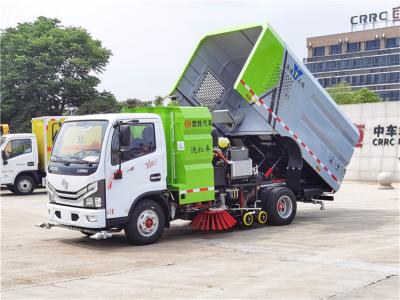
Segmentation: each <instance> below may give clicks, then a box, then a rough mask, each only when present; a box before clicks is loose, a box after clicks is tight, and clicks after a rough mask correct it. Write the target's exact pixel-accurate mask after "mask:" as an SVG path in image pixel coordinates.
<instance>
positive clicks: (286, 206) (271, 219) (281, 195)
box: [262, 187, 297, 226]
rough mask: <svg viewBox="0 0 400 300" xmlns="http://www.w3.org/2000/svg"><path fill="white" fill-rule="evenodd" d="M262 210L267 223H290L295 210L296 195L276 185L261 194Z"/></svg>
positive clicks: (278, 224)
mask: <svg viewBox="0 0 400 300" xmlns="http://www.w3.org/2000/svg"><path fill="white" fill-rule="evenodd" d="M262 201H263V210H265V211H266V212H267V214H268V223H269V224H272V225H276V226H281V225H288V224H290V223H292V221H293V219H294V217H295V216H296V211H297V202H296V197H295V196H294V194H293V192H292V191H291V190H289V189H288V188H285V187H276V188H273V189H271V190H268V191H265V193H263V194H262Z"/></svg>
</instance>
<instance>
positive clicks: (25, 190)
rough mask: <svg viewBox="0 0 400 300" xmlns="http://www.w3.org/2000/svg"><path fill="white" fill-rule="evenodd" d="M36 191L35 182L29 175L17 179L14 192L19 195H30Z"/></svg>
mask: <svg viewBox="0 0 400 300" xmlns="http://www.w3.org/2000/svg"><path fill="white" fill-rule="evenodd" d="M34 189H35V180H34V179H33V178H32V177H31V176H29V175H21V176H18V177H17V179H15V182H14V186H13V190H14V193H16V194H18V195H30V194H32V193H33V190H34Z"/></svg>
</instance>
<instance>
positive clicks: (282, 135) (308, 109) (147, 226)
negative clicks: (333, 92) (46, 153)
mask: <svg viewBox="0 0 400 300" xmlns="http://www.w3.org/2000/svg"><path fill="white" fill-rule="evenodd" d="M171 97H173V98H174V100H175V101H176V102H178V103H179V104H180V105H179V106H171V107H144V108H136V109H129V110H125V111H124V113H120V114H106V115H91V116H79V117H71V118H69V119H68V120H67V121H66V122H65V123H64V124H63V126H62V128H61V130H60V133H59V136H58V138H57V140H56V144H55V146H54V148H53V152H52V155H51V159H50V162H49V166H48V173H49V174H48V181H47V191H48V195H49V203H48V214H49V220H50V221H51V222H49V223H43V224H41V225H40V226H41V227H45V228H51V227H53V226H61V227H66V228H69V229H74V230H78V231H81V232H82V233H83V234H85V235H90V236H91V237H92V238H96V239H100V238H108V237H110V236H111V235H112V233H113V232H118V231H121V230H124V231H125V234H126V237H127V239H128V240H129V241H131V242H132V243H133V244H139V245H143V244H150V243H153V242H155V241H156V240H157V239H158V238H159V237H160V236H161V235H162V233H163V231H164V228H165V227H169V226H170V222H171V221H173V220H175V219H184V220H190V221H191V225H192V227H193V228H194V229H197V230H204V231H223V230H229V229H231V228H233V227H234V226H236V225H237V224H240V225H242V226H247V227H250V226H252V225H253V224H254V223H259V224H266V223H269V224H272V225H278V226H279V225H287V224H290V223H291V222H292V221H293V219H294V217H295V215H296V207H297V202H298V201H302V202H309V203H318V204H320V205H321V208H322V207H323V201H326V200H333V194H334V193H335V192H336V191H337V190H338V189H339V187H340V185H341V182H342V180H343V177H344V175H345V172H346V166H347V165H348V163H349V161H350V158H351V156H352V154H353V148H354V145H355V144H356V142H357V141H358V130H357V129H356V128H355V126H354V125H353V124H352V123H351V122H350V120H349V119H348V118H347V117H346V116H345V115H344V114H343V113H342V112H341V111H340V109H339V107H338V106H337V105H336V104H335V103H334V101H333V100H332V99H331V98H330V96H329V95H328V94H327V93H326V92H325V91H324V89H323V88H322V87H321V86H320V85H319V83H318V82H317V81H316V80H315V79H314V78H313V76H312V75H311V74H310V73H309V72H308V71H307V69H306V68H305V67H304V65H303V64H302V63H301V62H300V61H299V60H298V59H296V58H295V57H294V56H293V54H292V52H291V51H290V50H289V49H288V48H287V46H286V45H285V43H284V42H283V41H282V40H281V39H280V38H279V37H278V35H277V34H276V33H275V32H274V30H273V29H272V28H271V27H270V26H269V25H268V24H259V25H253V26H246V27H239V28H234V29H230V30H227V31H223V32H216V33H212V34H210V35H207V36H205V37H204V38H203V39H202V40H201V41H200V43H199V45H198V46H197V48H196V49H195V51H194V53H193V56H192V57H191V58H190V60H189V62H188V64H187V66H186V67H185V68H184V70H183V72H182V75H181V76H180V77H179V79H178V81H177V83H176V85H175V86H174V88H173V90H172V92H171Z"/></svg>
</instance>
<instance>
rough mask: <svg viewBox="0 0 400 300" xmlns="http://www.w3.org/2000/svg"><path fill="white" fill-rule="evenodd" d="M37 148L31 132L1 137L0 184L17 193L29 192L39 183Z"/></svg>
mask: <svg viewBox="0 0 400 300" xmlns="http://www.w3.org/2000/svg"><path fill="white" fill-rule="evenodd" d="M38 165H39V159H38V149H37V141H36V137H35V135H34V134H33V133H20V134H18V133H16V134H7V135H3V136H2V137H1V177H0V180H1V184H2V185H6V186H7V187H8V188H9V189H10V190H11V191H13V192H15V193H18V194H29V193H31V192H32V191H33V189H34V188H35V186H36V185H37V184H39V181H40V180H41V178H42V176H41V175H40V174H39V172H38Z"/></svg>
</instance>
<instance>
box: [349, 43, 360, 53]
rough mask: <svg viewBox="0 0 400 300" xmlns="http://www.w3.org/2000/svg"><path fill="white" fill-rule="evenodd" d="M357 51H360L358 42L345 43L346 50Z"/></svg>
mask: <svg viewBox="0 0 400 300" xmlns="http://www.w3.org/2000/svg"><path fill="white" fill-rule="evenodd" d="M357 51H360V42H354V43H348V44H347V52H357Z"/></svg>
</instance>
